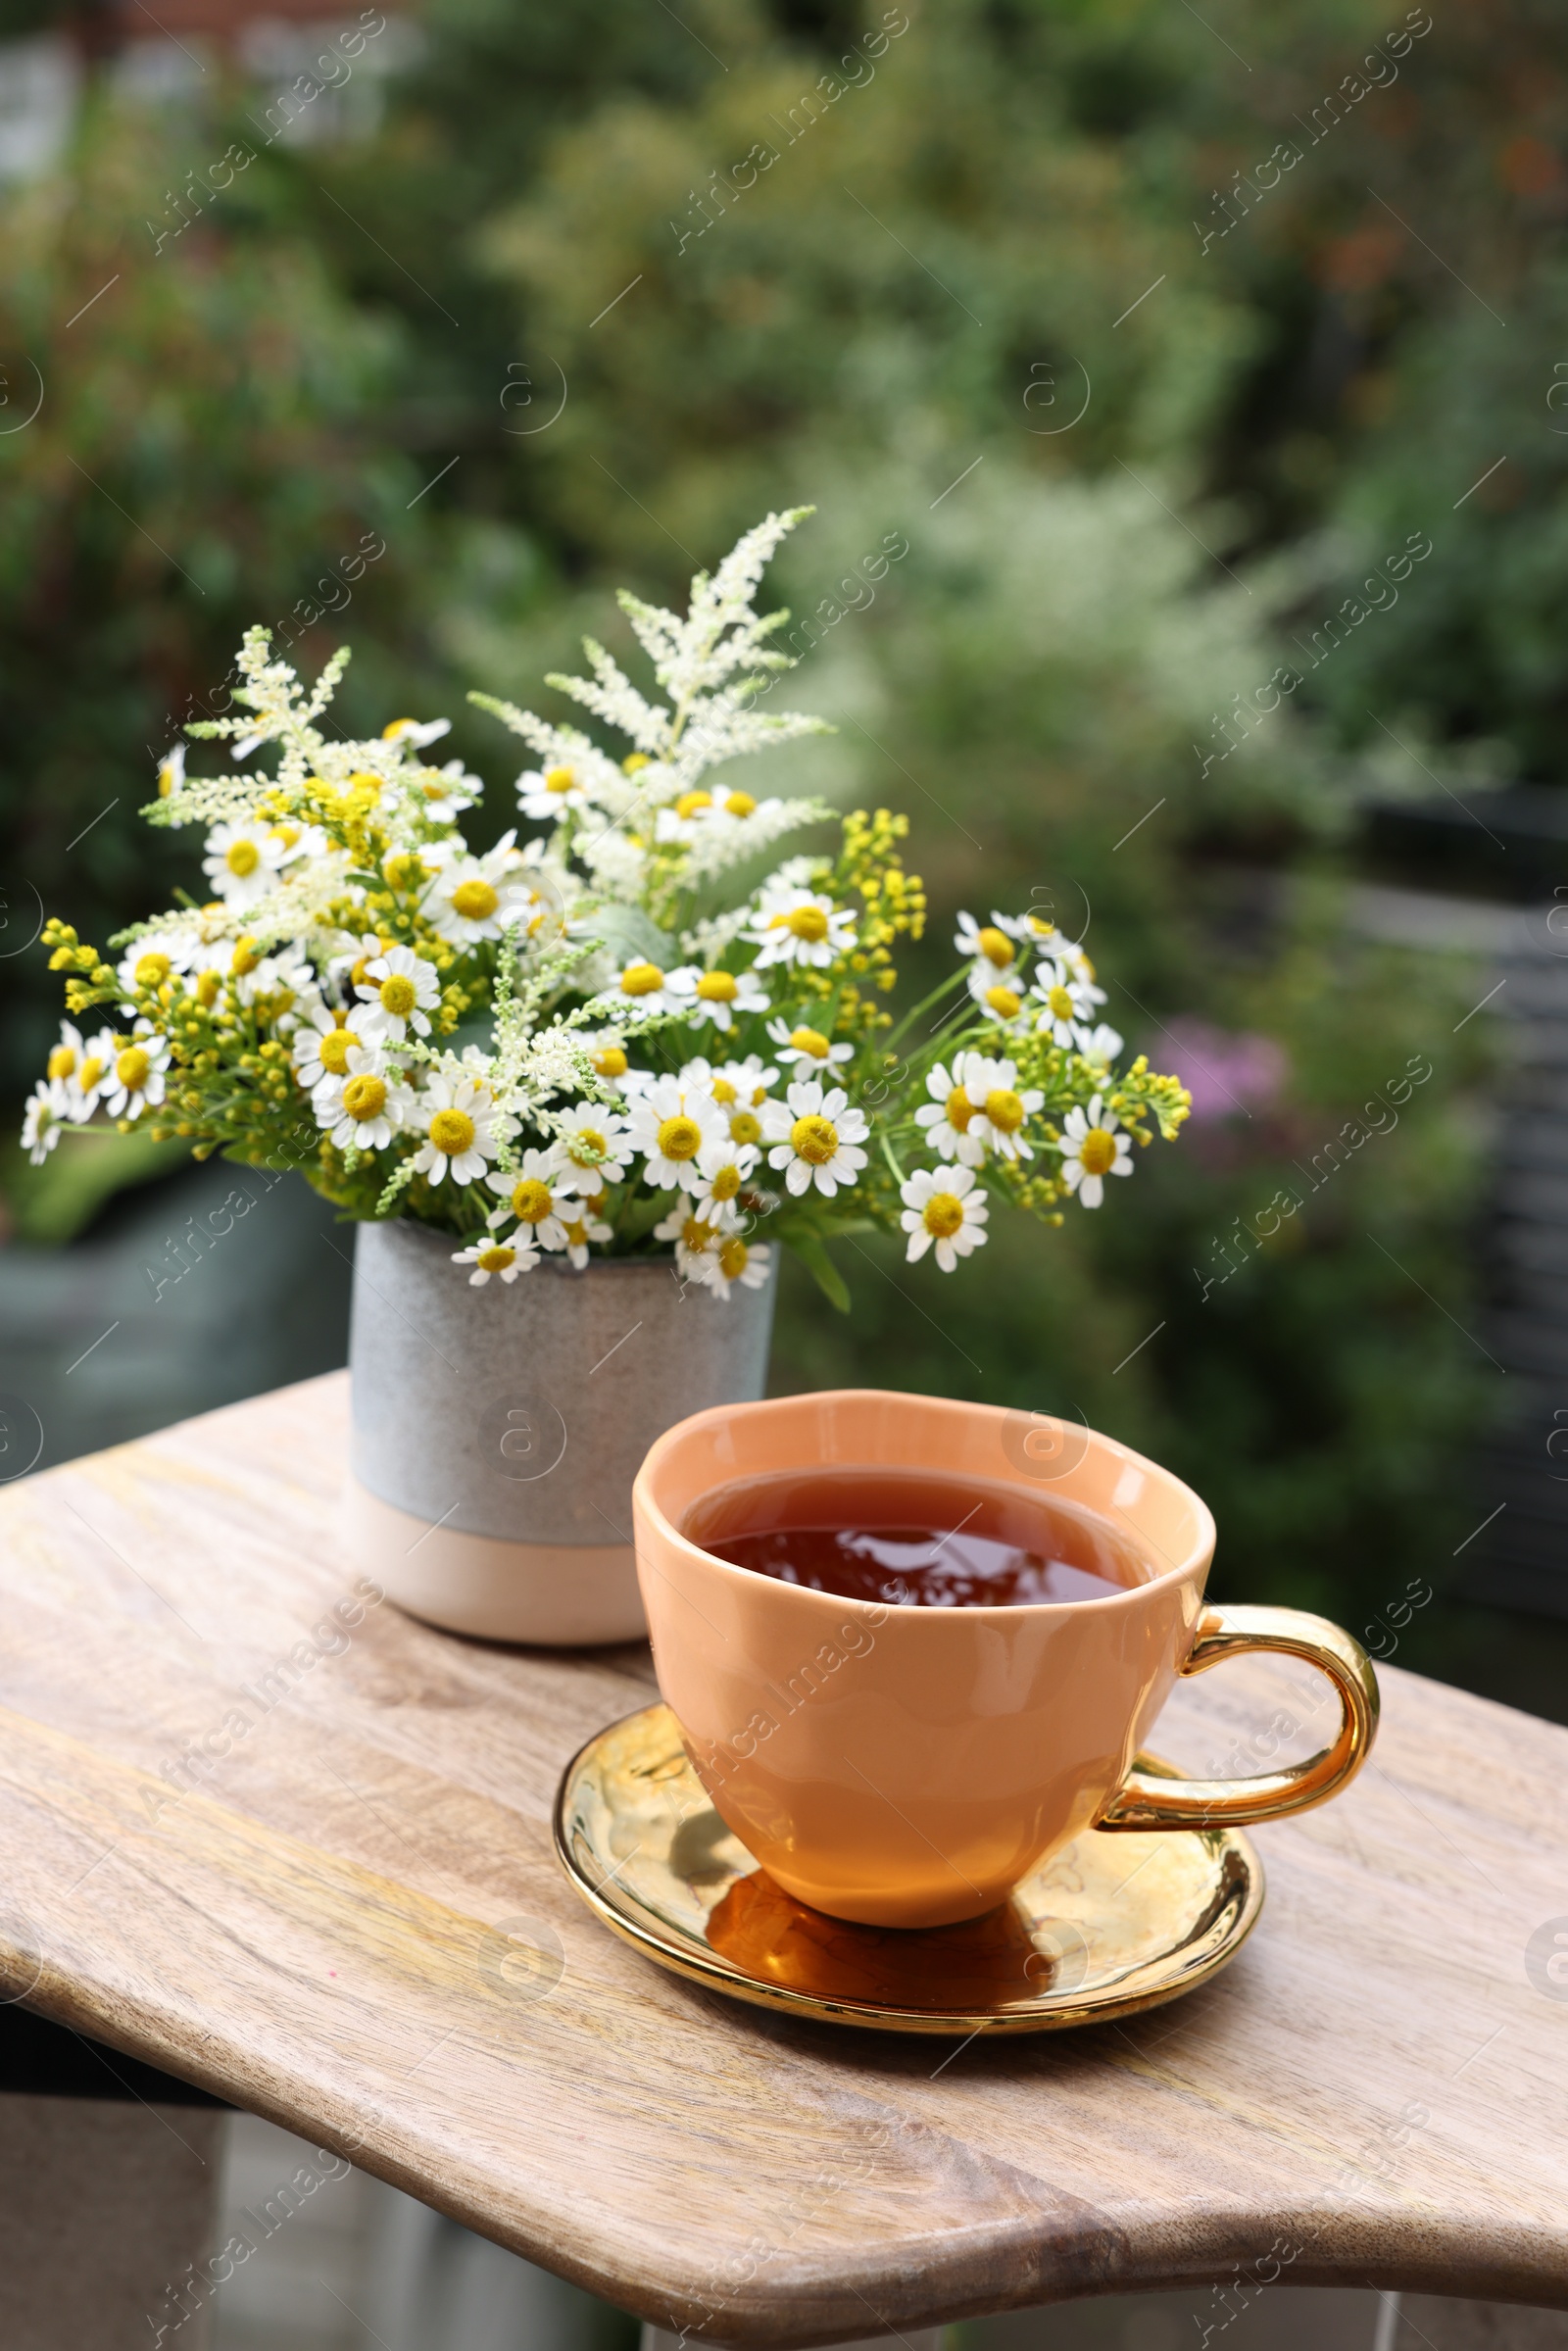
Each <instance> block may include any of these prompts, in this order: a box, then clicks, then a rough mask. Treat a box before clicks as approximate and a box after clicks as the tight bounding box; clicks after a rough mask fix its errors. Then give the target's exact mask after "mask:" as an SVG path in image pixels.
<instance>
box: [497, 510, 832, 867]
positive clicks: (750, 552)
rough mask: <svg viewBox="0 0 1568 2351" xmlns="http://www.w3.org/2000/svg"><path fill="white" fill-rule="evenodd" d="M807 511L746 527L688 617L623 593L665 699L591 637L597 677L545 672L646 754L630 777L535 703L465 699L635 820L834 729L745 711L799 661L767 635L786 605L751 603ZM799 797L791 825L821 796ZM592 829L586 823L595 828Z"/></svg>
mask: <svg viewBox="0 0 1568 2351" xmlns="http://www.w3.org/2000/svg"><path fill="white" fill-rule="evenodd" d="M810 512H811V509H810V508H809V507H797V508H794V509H792V510H791V512H789V513H788V514H769V515H768V517H767V519H766V521H765V522H760V523H759V524H758V526H757V528H756V529H755V530H750V531H748V532H747V533H746V536H745V537H744V538H743V539H742V540H741V541H740V542H739V544H738V545H737V546H736V547H735V548H733V549H732V550H731V552H730V554H728V555H727V556H726V557H725V558H724V561H723V563H720V565H719V566H718V569H717V571H716V572H715V573H713V574H712V575H711V576H710V574H709V573H708V572H706V571H700V572H698V574H697V576H696V578H695V579H694V580H693V581H692V587H691V608H690V611H689V612H688V613H687V615H686V618H685V619H684V620H683V619H681V618H680V617H679V616H678V615H677V614H676V613H674V612H665V611H663V610H662V608H660V607H658V606H654V605H648V604H644V603H642V602H641V601H640V600H639V599H638V598H637V597H635V596H627V595H622V597H621V600H620V602H621V609H622V611H623V612H625V613H626V616H627V618H628V619H629V620H630V622H631V625H632V628H633V630H634V631H635V633H636V636H637V639H638V642H639V643H640V644H641V645H642V647H643V649H644V651H645V652H646V653H647V654H648V656H649V659H650V660H651V661H652V662H653V664H654V674H655V676H656V678H657V679H658V681H659V684H660V686H661V687H662V690H663V691H664V693H665V694H666V695H667V696H668V698H669V699H668V701H667V703H658V702H651V701H650V700H649V699H648V698H647V697H646V696H645V695H643V694H642V693H640V692H639V691H638V689H637V688H636V687H635V686H634V685H633V684H632V682H631V680H630V679H629V678H628V677H627V676H626V675H625V673H624V671H623V670H622V669H621V668H620V666H619V664H618V663H617V662H616V661H614V660H613V657H612V656H611V655H610V654H609V653H607V652H606V651H605V648H604V647H603V646H602V645H599V644H597V643H596V642H595V641H594V639H593V638H591V637H590V638H585V639H584V641H583V651H584V653H585V655H586V657H587V661H588V665H589V667H590V669H591V670H592V672H593V675H592V676H591V677H571V676H567V675H565V674H564V673H563V672H560V671H557V672H554V673H552V675H551V676H550V677H548V678H547V680H546V683H547V684H548V685H551V686H554V687H555V688H556V690H557V691H558V692H559V693H562V694H565V695H568V696H569V697H570V698H571V700H572V701H573V702H575V703H578V704H580V705H581V707H582V708H583V709H584V710H591V711H592V712H593V713H594V715H595V716H596V717H597V718H601V719H603V720H604V721H605V722H606V723H607V724H608V725H610V726H613V727H615V728H617V729H618V730H619V731H620V733H622V734H623V735H625V736H626V737H628V739H629V740H630V741H631V743H632V744H633V745H634V746H635V749H636V751H637V752H638V754H640V755H641V762H642V763H641V765H640V766H639V767H638V768H637V770H636V772H635V773H634V774H633V775H632V776H630V777H628V776H627V775H626V774H625V773H624V771H623V770H622V769H620V768H618V767H616V766H615V765H614V763H613V761H612V760H610V759H607V758H606V757H605V755H604V754H603V753H602V752H599V751H597V750H596V749H595V748H594V746H593V745H592V744H591V743H589V742H588V740H587V738H586V737H584V736H582V735H580V734H578V733H577V732H576V731H575V730H574V729H572V728H568V727H557V726H551V725H549V724H548V723H547V722H546V721H545V720H543V719H541V718H539V717H537V716H536V715H535V714H534V712H533V711H531V710H519V709H518V708H517V706H516V705H515V703H508V702H502V701H499V700H497V699H496V698H494V697H492V696H489V695H477V694H476V695H473V696H471V697H470V700H472V701H474V702H476V703H478V704H479V707H480V708H481V709H483V710H490V711H492V712H493V713H494V714H495V715H496V716H497V717H498V718H500V719H502V720H503V722H504V723H505V724H506V725H508V726H510V727H511V728H512V730H513V732H514V733H515V734H518V735H521V736H522V738H523V740H524V741H525V742H527V743H528V744H530V745H531V746H532V748H533V749H534V750H535V751H536V752H537V753H538V754H539V757H540V759H541V762H542V763H543V764H545V765H546V766H549V765H559V766H572V767H574V768H575V769H576V770H577V772H578V774H579V776H580V777H581V778H582V780H583V783H584V785H585V787H586V789H587V791H588V793H589V796H590V798H591V799H592V800H593V801H594V802H595V803H596V804H597V805H598V806H599V807H601V808H604V810H605V812H606V814H607V816H608V817H609V818H611V819H612V820H618V821H620V822H623V823H626V824H633V825H634V824H635V823H637V822H638V821H639V820H640V819H641V818H643V817H644V816H646V815H648V814H650V813H651V812H653V811H654V810H657V809H658V808H662V807H664V806H666V805H667V804H668V803H670V802H671V801H674V800H676V799H678V798H679V797H680V796H681V794H683V793H685V792H689V791H691V790H692V789H693V788H694V787H695V786H696V784H697V782H698V780H699V778H700V777H702V776H703V775H705V774H707V773H708V772H709V770H710V769H711V768H713V767H716V766H718V765H720V764H721V763H722V762H723V761H724V760H726V759H742V758H747V757H749V756H751V755H752V754H754V753H756V752H760V751H765V750H770V749H772V748H773V747H774V746H775V745H777V744H780V743H788V742H792V741H794V740H796V739H798V738H799V737H801V736H804V735H817V734H830V733H831V732H832V729H831V727H829V726H828V724H827V722H826V721H825V720H824V719H821V718H818V717H815V716H813V715H812V714H810V713H809V712H808V711H804V710H779V711H770V712H767V713H763V712H760V711H758V710H753V709H751V708H750V707H749V705H750V703H751V701H752V699H753V697H754V696H755V695H756V693H757V691H758V689H759V688H760V686H761V685H763V684H764V683H765V682H766V681H767V680H768V679H769V678H770V677H771V676H772V674H773V673H774V672H776V671H778V670H780V669H790V668H793V667H794V665H795V664H794V661H793V659H792V657H791V656H790V655H788V654H783V653H777V652H775V651H773V650H772V648H771V647H769V646H768V644H767V643H766V639H767V638H768V636H769V635H770V634H771V633H772V632H773V631H774V630H775V629H777V628H779V627H780V626H781V625H782V624H783V622H784V621H786V620H787V619H788V618H789V614H788V612H772V613H769V614H767V615H765V616H759V615H758V614H757V613H756V612H754V611H753V610H752V600H753V598H754V596H755V595H756V593H757V587H758V583H759V581H760V578H761V575H762V569H763V566H764V565H765V563H767V560H768V558H769V556H770V555H771V554H772V553H773V550H774V549H775V548H776V547H777V545H778V543H779V541H780V540H781V539H782V538H783V537H784V535H785V533H786V532H787V531H790V530H793V528H794V527H795V525H796V523H797V522H800V521H802V520H803V519H804V518H805V516H806V515H807V514H809V513H810ZM786 805H790V804H786ZM796 805H798V806H801V807H803V808H809V813H801V814H799V815H797V816H796V817H795V818H793V819H792V821H793V822H794V823H800V824H807V823H811V822H814V821H815V819H816V816H817V813H818V809H817V805H816V804H814V803H810V804H796ZM563 829H564V828H563ZM592 830H593V828H592V827H588V828H585V831H586V833H587V834H588V835H591V834H592ZM579 841H580V854H581V855H582V856H583V857H584V858H585V860H586V861H588V862H589V863H591V864H594V865H595V866H596V867H597V868H598V870H600V871H601V872H602V873H604V874H605V875H606V878H607V880H608V879H609V871H608V868H609V867H610V865H611V863H612V860H611V859H608V858H605V857H599V858H596V857H594V856H593V854H592V849H591V845H590V840H589V839H587V838H582V837H581V836H579ZM726 861H727V860H726ZM717 869H718V868H717V867H713V866H706V865H705V867H704V870H705V871H711V870H717ZM612 886H613V883H612Z"/></svg>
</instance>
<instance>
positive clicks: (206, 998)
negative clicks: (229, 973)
mask: <svg viewBox="0 0 1568 2351" xmlns="http://www.w3.org/2000/svg"><path fill="white" fill-rule="evenodd" d="M218 987H219V980H218V974H217V972H216V971H204V972H203V973H202V976H201V978H200V979H199V980H198V981H197V982H196V1001H197V1003H198V1004H205V1005H206V1006H207V1009H208V1011H209V1012H210V1011H211V1010H212V1008H213V1006H214V1004H217V1002H218Z"/></svg>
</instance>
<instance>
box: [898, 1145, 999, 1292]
mask: <svg viewBox="0 0 1568 2351" xmlns="http://www.w3.org/2000/svg"><path fill="white" fill-rule="evenodd" d="M899 1198H900V1199H901V1200H903V1201H904V1203H905V1206H904V1213H903V1215H902V1216H901V1217H900V1218H899V1222H900V1224H902V1225H903V1227H904V1229H905V1231H906V1232H907V1234H908V1236H909V1245H908V1248H907V1249H906V1251H905V1259H906V1262H907V1264H910V1265H912V1264H913V1263H914V1261H915V1259H916V1258H917V1257H923V1256H924V1255H925V1252H926V1250H927V1249H930V1248H932V1247H933V1245H934V1246H935V1249H936V1252H937V1263H938V1264H939V1265H940V1266H941V1268H942V1270H943V1272H944V1273H952V1272H953V1271H954V1269H955V1267H956V1264H957V1262H958V1259H959V1258H960V1257H967V1256H969V1255H971V1254H972V1252H973V1251H974V1250H975V1249H979V1248H980V1247H981V1246H982V1244H983V1243H984V1241H985V1238H986V1218H987V1217H988V1216H989V1215H990V1213H991V1203H990V1201H989V1200H987V1199H986V1196H985V1194H984V1193H983V1192H979V1191H977V1190H976V1189H975V1174H974V1169H973V1168H972V1167H935V1168H933V1167H921V1168H918V1169H916V1171H915V1173H914V1174H913V1175H912V1176H909V1177H907V1178H906V1180H905V1182H904V1183H902V1184H901V1185H900V1186H899Z"/></svg>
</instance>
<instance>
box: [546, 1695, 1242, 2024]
mask: <svg viewBox="0 0 1568 2351" xmlns="http://www.w3.org/2000/svg"><path fill="white" fill-rule="evenodd" d="M1139 1762H1140V1764H1141V1766H1142V1767H1143V1769H1144V1770H1145V1771H1152V1772H1156V1773H1159V1772H1162V1771H1163V1770H1164V1768H1165V1767H1164V1766H1162V1765H1161V1764H1160V1763H1158V1762H1157V1761H1156V1760H1154V1759H1153V1758H1152V1757H1151V1756H1148V1755H1143V1756H1140V1757H1139ZM556 1850H557V1852H558V1853H559V1854H560V1856H561V1861H562V1865H563V1867H564V1870H565V1872H566V1875H567V1876H568V1877H569V1878H570V1880H571V1882H572V1884H573V1885H574V1886H576V1888H577V1891H578V1892H579V1893H580V1894H581V1895H582V1897H583V1900H584V1901H585V1902H586V1903H587V1904H588V1906H589V1908H590V1909H591V1910H594V1911H597V1913H598V1914H599V1916H600V1918H602V1919H603V1920H604V1922H605V1924H606V1926H607V1927H610V1928H612V1929H613V1932H614V1933H615V1934H616V1935H620V1936H622V1937H623V1938H624V1940H625V1941H627V1942H629V1943H632V1944H634V1945H635V1946H636V1948H637V1949H638V1950H639V1951H642V1952H644V1953H645V1954H646V1956H647V1957H648V1958H650V1959H653V1960H657V1961H658V1963H659V1965H660V1966H661V1967H666V1968H669V1969H671V1970H672V1971H673V1973H674V1974H676V1975H677V1976H687V1977H690V1979H691V1980H692V1981H693V1982H694V1983H696V1984H706V1985H707V1986H708V1988H709V1989H710V1990H711V1991H721V1992H728V1993H729V1994H730V1995H731V1996H732V1997H733V1998H735V1999H737V2000H750V2001H752V2002H753V2003H754V2004H755V2005H756V2006H758V2007H760V2008H779V2009H782V2010H783V2011H784V2012H785V2014H786V2015H790V2016H805V2017H813V2018H816V2019H818V2020H825V2021H826V2022H828V2023H831V2024H838V2025H868V2026H872V2027H874V2028H875V2029H876V2030H878V2031H880V2032H884V2033H977V2032H979V2031H980V2030H981V2029H982V2028H984V2029H987V2030H989V2031H991V2032H993V2033H1045V2032H1051V2031H1054V2030H1058V2029H1059V2028H1061V2027H1063V2026H1067V2025H1092V2024H1103V2023H1104V2022H1106V2021H1107V2020H1109V2019H1110V2018H1112V2017H1121V2016H1130V2015H1132V2014H1133V2012H1134V2011H1135V2010H1137V2009H1140V2008H1153V2007H1156V2006H1157V2005H1158V2004H1159V2003H1160V2002H1161V2001H1162V2000H1174V1999H1176V1998H1177V1997H1178V1996H1179V1994H1180V1993H1182V1992H1185V1991H1192V1990H1193V1989H1194V1987H1195V1986H1196V1985H1198V1984H1202V1983H1205V1982H1206V1981H1207V1979H1208V1978H1209V1977H1210V1976H1212V1975H1213V1974H1215V1972H1216V1971H1217V1970H1218V1969H1220V1968H1222V1967H1223V1966H1224V1965H1225V1963H1226V1961H1227V1960H1229V1959H1232V1958H1234V1956H1235V1954H1236V1953H1237V1951H1239V1950H1240V1948H1241V1946H1242V1944H1243V1943H1244V1942H1245V1941H1246V1939H1247V1936H1248V1935H1250V1932H1251V1930H1252V1927H1253V1926H1254V1924H1255V1923H1256V1919H1257V1914H1258V1912H1259V1910H1260V1909H1261V1908H1262V1906H1263V1868H1262V1864H1261V1862H1260V1861H1259V1860H1258V1857H1257V1855H1256V1853H1255V1852H1254V1851H1253V1850H1252V1847H1251V1845H1250V1843H1249V1842H1248V1840H1247V1838H1246V1837H1244V1836H1243V1835H1242V1834H1241V1832H1240V1831H1239V1830H1236V1829H1169V1830H1160V1831H1157V1832H1151V1833H1150V1834H1148V1835H1144V1834H1143V1833H1141V1832H1138V1833H1134V1832H1129V1831H1126V1830H1118V1831H1116V1832H1115V1833H1114V1834H1111V1833H1105V1834H1101V1833H1099V1832H1096V1831H1091V1832H1090V1833H1089V1834H1088V1835H1086V1836H1084V1837H1078V1838H1076V1839H1075V1840H1074V1842H1073V1843H1072V1844H1070V1845H1067V1846H1065V1847H1064V1848H1063V1850H1062V1851H1061V1852H1059V1853H1057V1854H1056V1855H1055V1856H1054V1859H1052V1860H1051V1861H1049V1862H1047V1863H1045V1864H1044V1865H1043V1866H1042V1867H1041V1868H1040V1869H1039V1870H1037V1871H1035V1872H1034V1873H1033V1875H1032V1876H1030V1877H1028V1878H1026V1879H1024V1881H1023V1883H1022V1884H1021V1885H1020V1886H1016V1887H1015V1888H1014V1890H1013V1893H1012V1896H1011V1898H1010V1900H1009V1901H1007V1902H1006V1903H1005V1904H1004V1905H1003V1907H1002V1908H1001V1909H1000V1910H993V1911H991V1912H989V1913H988V1914H987V1916H986V1917H984V1918H979V1919H970V1920H966V1921H965V1922H964V1923H963V1924H962V1925H960V1926H956V1927H932V1928H926V1929H916V1930H910V1929H907V1928H905V1929H900V1928H886V1927H858V1926H854V1925H851V1924H849V1923H848V1922H847V1921H845V1920H843V1919H835V1918H828V1917H826V1916H824V1914H823V1913H822V1912H821V1911H819V1910H810V1909H809V1908H808V1907H807V1905H806V1904H805V1903H804V1902H799V1901H797V1900H796V1899H795V1897H794V1895H793V1894H787V1893H785V1891H784V1890H783V1888H782V1887H781V1886H776V1885H775V1884H774V1882H773V1880H772V1879H771V1878H769V1877H768V1876H767V1875H766V1873H765V1872H764V1871H762V1870H760V1869H759V1868H758V1866H757V1864H756V1862H755V1861H754V1860H753V1858H752V1856H751V1854H750V1853H748V1851H747V1850H746V1848H745V1846H744V1845H743V1844H742V1843H741V1842H740V1840H739V1838H738V1837H734V1836H732V1835H731V1833H730V1831H729V1830H728V1829H726V1828H725V1826H724V1823H723V1822H722V1821H721V1820H720V1819H719V1817H718V1814H717V1813H716V1812H715V1811H714V1810H713V1808H712V1805H711V1803H710V1802H709V1800H708V1797H707V1795H706V1793H705V1792H704V1789H703V1786H702V1783H701V1781H700V1780H699V1779H698V1777H697V1774H696V1773H695V1772H694V1771H693V1769H692V1767H691V1765H690V1763H689V1762H688V1761H687V1759H686V1752H685V1749H684V1748H683V1746H682V1745H681V1739H680V1733H679V1731H678V1729H677V1728H676V1724H675V1718H674V1716H673V1715H672V1714H671V1713H670V1711H669V1709H668V1707H667V1706H645V1707H643V1708H642V1709H641V1711H640V1712H639V1713H637V1714H629V1715H627V1716H626V1718H625V1719H624V1721H622V1722H618V1723H613V1724H612V1725H611V1726H610V1728H609V1729H608V1730H606V1731H601V1732H600V1733H599V1735H598V1737H597V1738H595V1739H590V1740H589V1741H588V1744H587V1745H586V1746H585V1747H584V1748H583V1749H582V1751H581V1753H580V1754H578V1755H577V1756H575V1757H574V1758H573V1760H572V1761H571V1762H570V1763H569V1764H568V1765H567V1767H566V1770H565V1773H564V1776H563V1779H562V1783H561V1790H560V1793H559V1795H558V1797H557V1799H556Z"/></svg>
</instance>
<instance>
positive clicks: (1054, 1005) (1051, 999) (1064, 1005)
mask: <svg viewBox="0 0 1568 2351" xmlns="http://www.w3.org/2000/svg"><path fill="white" fill-rule="evenodd" d="M1046 1002H1047V1004H1049V1005H1050V1006H1051V1009H1052V1010H1053V1012H1054V1013H1055V1015H1056V1018H1057V1019H1058V1020H1071V1018H1072V1017H1073V1014H1074V1012H1075V1011H1076V1010H1077V1006H1076V1005H1075V1004H1074V1003H1073V1001H1072V998H1071V996H1070V995H1069V994H1068V993H1067V990H1066V989H1065V988H1063V987H1060V986H1057V987H1055V988H1053V989H1051V990H1050V992H1049V993H1048V995H1047V997H1046Z"/></svg>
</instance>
